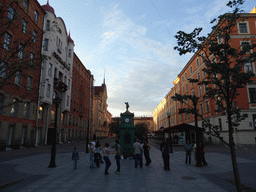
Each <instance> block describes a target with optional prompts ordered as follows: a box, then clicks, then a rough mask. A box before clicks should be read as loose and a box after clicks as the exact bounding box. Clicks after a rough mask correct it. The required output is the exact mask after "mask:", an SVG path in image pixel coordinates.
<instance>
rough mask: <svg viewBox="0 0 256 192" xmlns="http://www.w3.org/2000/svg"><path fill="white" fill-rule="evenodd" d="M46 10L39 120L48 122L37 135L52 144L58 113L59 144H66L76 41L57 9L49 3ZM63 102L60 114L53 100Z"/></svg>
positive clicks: (60, 106) (46, 142)
mask: <svg viewBox="0 0 256 192" xmlns="http://www.w3.org/2000/svg"><path fill="white" fill-rule="evenodd" d="M42 8H43V9H44V10H45V12H46V15H45V17H44V31H45V33H44V35H43V46H42V54H43V56H44V61H43V64H42V70H41V79H40V92H39V98H40V103H39V112H38V113H39V118H40V119H42V120H43V121H44V122H45V123H44V126H43V127H38V131H37V134H38V135H39V137H40V138H42V140H43V141H44V144H50V143H51V140H52V135H53V132H54V122H55V113H57V122H58V124H57V125H58V128H57V138H58V142H59V143H61V142H65V141H66V138H67V134H68V117H69V112H70V105H71V103H70V102H71V86H72V71H73V56H74V54H73V52H74V41H73V40H72V39H71V38H70V34H68V32H67V29H66V26H65V23H64V21H63V20H62V18H61V17H56V15H55V12H54V9H53V8H52V7H51V6H50V5H49V2H48V1H47V4H46V5H43V6H42ZM57 97H58V98H60V99H61V103H60V105H59V108H58V111H57V112H56V106H55V102H54V99H56V98H57Z"/></svg>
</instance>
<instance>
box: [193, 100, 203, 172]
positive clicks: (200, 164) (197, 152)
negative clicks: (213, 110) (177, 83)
mask: <svg viewBox="0 0 256 192" xmlns="http://www.w3.org/2000/svg"><path fill="white" fill-rule="evenodd" d="M191 100H192V102H193V107H194V115H195V127H196V165H195V166H196V167H202V161H201V158H200V155H199V144H200V142H201V141H200V140H201V134H200V131H199V129H198V122H197V109H196V106H197V102H198V97H196V96H193V97H192V99H191Z"/></svg>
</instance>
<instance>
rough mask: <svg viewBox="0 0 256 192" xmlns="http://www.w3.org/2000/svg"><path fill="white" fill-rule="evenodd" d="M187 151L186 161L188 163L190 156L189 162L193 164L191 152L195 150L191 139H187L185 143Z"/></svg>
mask: <svg viewBox="0 0 256 192" xmlns="http://www.w3.org/2000/svg"><path fill="white" fill-rule="evenodd" d="M185 151H186V160H185V163H186V164H187V162H188V158H189V164H190V165H191V153H192V151H193V146H192V144H191V143H190V141H189V140H187V144H186V145H185Z"/></svg>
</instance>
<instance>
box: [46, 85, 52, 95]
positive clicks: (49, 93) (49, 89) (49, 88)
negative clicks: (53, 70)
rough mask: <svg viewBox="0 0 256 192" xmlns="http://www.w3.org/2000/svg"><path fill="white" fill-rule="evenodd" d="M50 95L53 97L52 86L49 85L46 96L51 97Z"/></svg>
mask: <svg viewBox="0 0 256 192" xmlns="http://www.w3.org/2000/svg"><path fill="white" fill-rule="evenodd" d="M50 95H51V85H50V84H48V85H47V90H46V96H47V97H50Z"/></svg>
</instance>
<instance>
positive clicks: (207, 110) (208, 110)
mask: <svg viewBox="0 0 256 192" xmlns="http://www.w3.org/2000/svg"><path fill="white" fill-rule="evenodd" d="M205 104H206V113H209V112H210V107H209V101H206V102H205Z"/></svg>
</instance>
